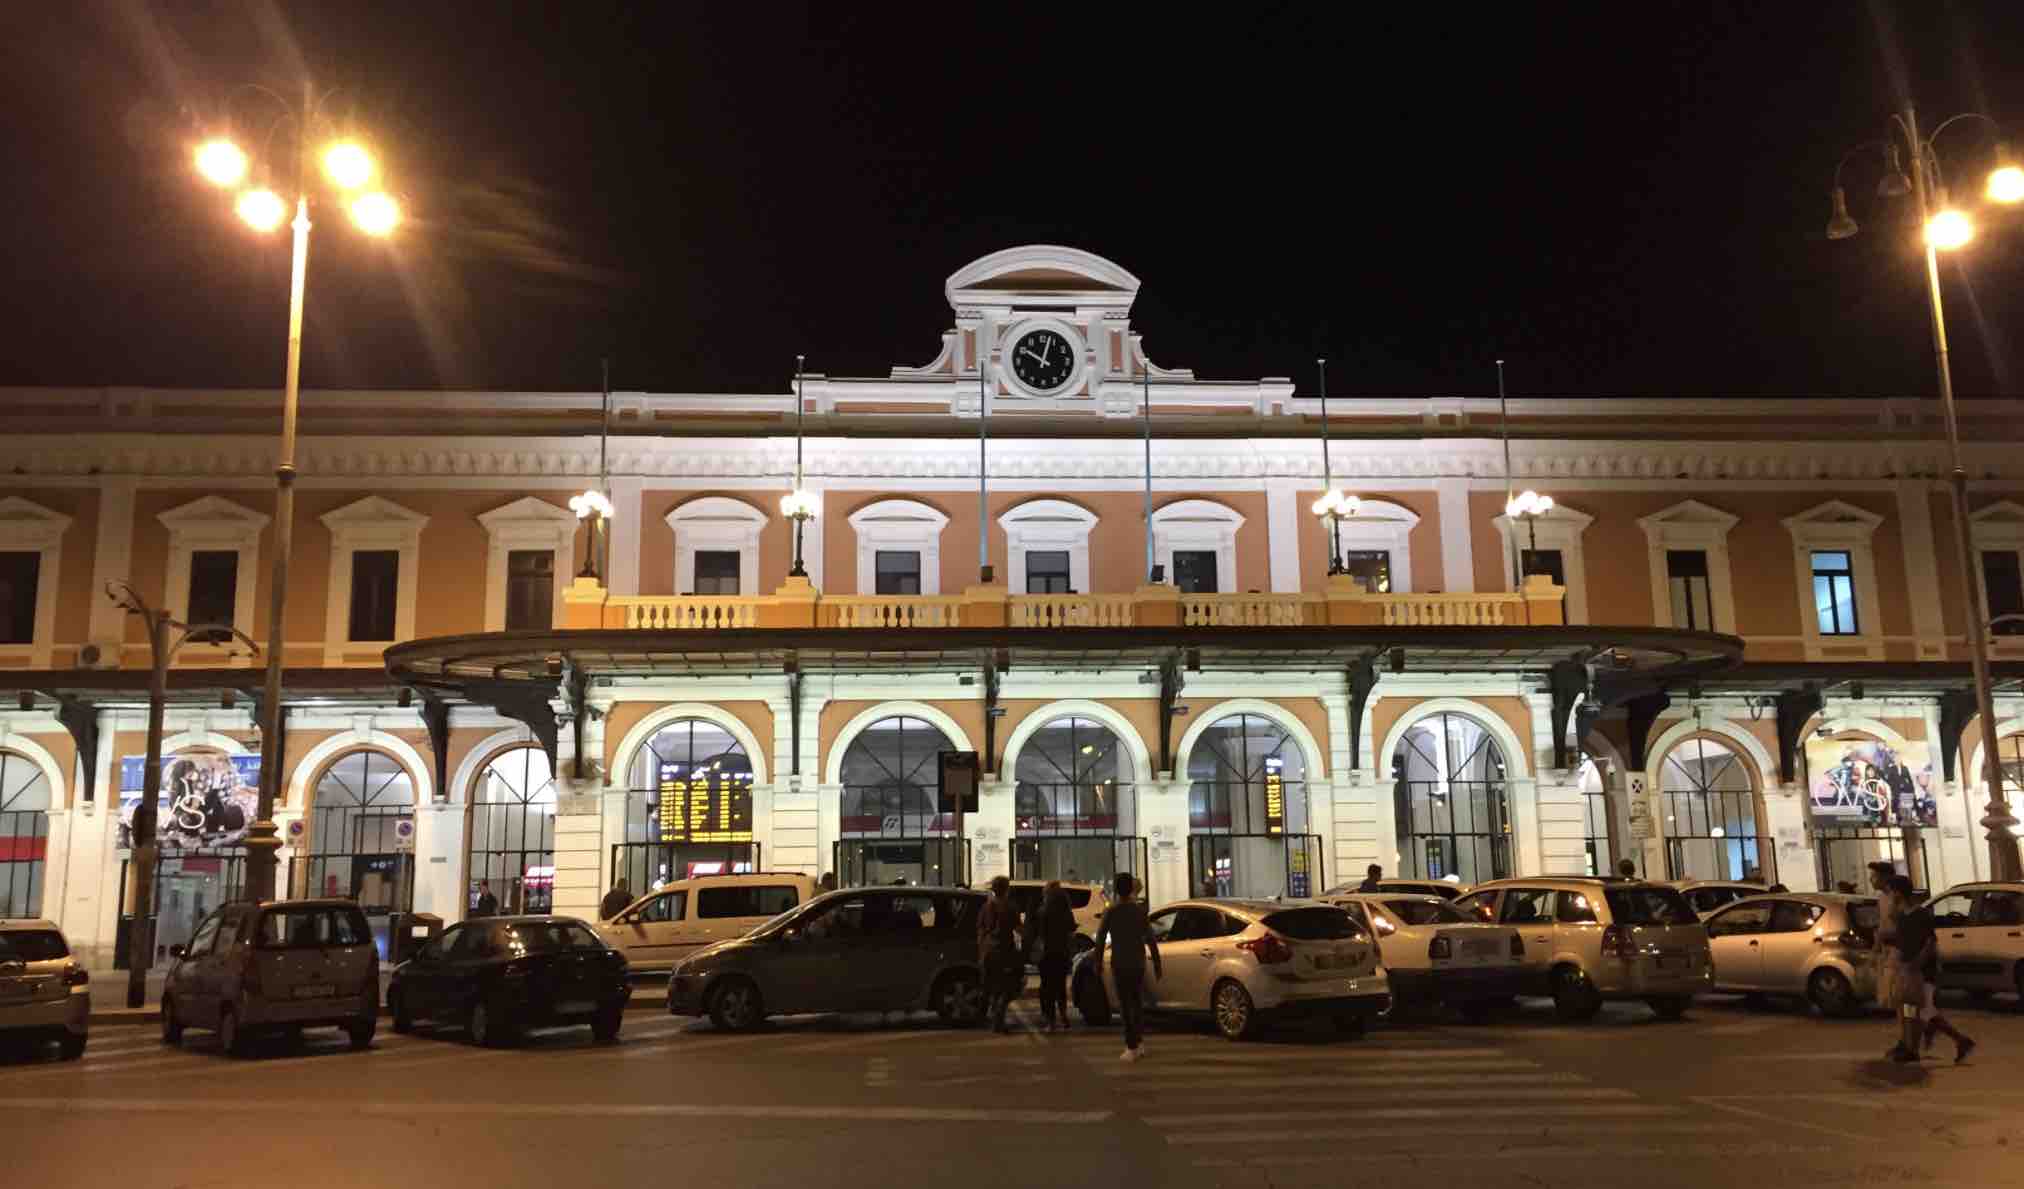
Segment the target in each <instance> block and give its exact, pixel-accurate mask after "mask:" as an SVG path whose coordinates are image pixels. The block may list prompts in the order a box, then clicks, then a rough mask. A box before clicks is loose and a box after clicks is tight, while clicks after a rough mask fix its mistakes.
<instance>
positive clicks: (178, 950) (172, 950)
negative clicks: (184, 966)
mask: <svg viewBox="0 0 2024 1189" xmlns="http://www.w3.org/2000/svg"><path fill="white" fill-rule="evenodd" d="M189 952H190V951H189V950H187V949H185V948H183V947H182V946H180V945H172V946H170V947H169V957H171V958H180V957H182V956H183V955H184V954H187V953H189Z"/></svg>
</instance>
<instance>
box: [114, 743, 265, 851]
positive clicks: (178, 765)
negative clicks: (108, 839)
mask: <svg viewBox="0 0 2024 1189" xmlns="http://www.w3.org/2000/svg"><path fill="white" fill-rule="evenodd" d="M146 764H147V758H146V757H145V756H123V757H121V759H120V762H119V845H120V849H122V850H127V849H131V848H132V846H133V823H134V811H135V810H136V809H139V808H140V804H141V783H142V782H141V777H142V769H143V767H144V766H145V765H146ZM259 807H260V757H259V756H257V755H253V756H228V755H223V754H219V753H215V752H185V753H183V754H182V755H174V756H163V757H162V793H161V800H160V801H159V802H157V803H156V809H155V837H156V839H157V840H158V841H159V842H160V843H161V845H162V848H163V849H164V850H201V849H212V848H217V847H224V846H237V845H238V844H239V843H240V842H241V841H243V840H244V839H245V837H246V827H247V826H250V825H252V824H253V819H254V817H255V816H256V815H257V814H258V812H259Z"/></svg>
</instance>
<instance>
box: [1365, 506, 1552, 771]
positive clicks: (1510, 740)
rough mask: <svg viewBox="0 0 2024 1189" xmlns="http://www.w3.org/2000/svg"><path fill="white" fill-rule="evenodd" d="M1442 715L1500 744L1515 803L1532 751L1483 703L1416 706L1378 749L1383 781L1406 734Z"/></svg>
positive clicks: (1439, 700) (1456, 700)
mask: <svg viewBox="0 0 2024 1189" xmlns="http://www.w3.org/2000/svg"><path fill="white" fill-rule="evenodd" d="M1542 547H1543V546H1542ZM1443 712H1446V713H1448V714H1459V715H1461V716H1462V717H1464V718H1467V719H1469V720H1470V721H1471V722H1474V723H1475V724H1476V725H1477V726H1480V727H1482V728H1483V729H1484V730H1487V731H1489V732H1490V736H1491V738H1493V739H1495V740H1496V741H1497V746H1498V748H1500V749H1501V750H1502V751H1503V753H1504V763H1505V765H1506V767H1505V772H1504V775H1505V779H1506V781H1507V783H1509V784H1511V785H1512V786H1513V787H1512V788H1511V789H1510V790H1509V793H1510V794H1513V795H1514V796H1513V799H1514V801H1515V794H1516V793H1517V792H1518V789H1517V787H1516V784H1517V781H1518V780H1519V779H1527V780H1529V779H1530V778H1531V777H1532V776H1533V775H1534V760H1533V754H1532V749H1531V748H1530V747H1528V746H1526V744H1525V743H1524V741H1522V740H1521V739H1519V738H1518V732H1516V731H1514V730H1512V729H1511V724H1510V723H1508V722H1505V721H1504V716H1503V715H1501V714H1499V713H1497V712H1496V711H1494V710H1492V709H1490V708H1489V707H1488V706H1485V705H1483V704H1482V703H1481V702H1473V701H1470V700H1469V699H1467V698H1428V699H1426V700H1425V701H1422V702H1415V703H1414V704H1413V706H1412V708H1411V709H1410V710H1407V711H1406V712H1405V713H1404V714H1402V715H1400V716H1399V720H1398V721H1397V722H1395V723H1393V724H1392V725H1391V730H1389V731H1386V732H1385V736H1384V746H1383V747H1382V748H1380V749H1378V752H1377V754H1376V755H1375V756H1373V757H1372V758H1373V759H1374V760H1376V761H1377V762H1378V764H1379V765H1381V766H1380V767H1378V768H1377V769H1376V771H1377V773H1378V774H1379V779H1380V781H1381V782H1384V783H1389V782H1390V780H1391V758H1392V756H1393V755H1394V754H1395V753H1396V752H1397V751H1398V748H1399V744H1400V743H1401V742H1402V741H1404V739H1405V737H1406V732H1407V731H1410V730H1411V729H1412V728H1413V724H1415V723H1417V722H1419V721H1420V720H1421V719H1423V718H1429V717H1432V716H1433V715H1436V714H1440V713H1443ZM1365 713H1366V714H1368V713H1369V711H1365ZM1513 761H1517V762H1519V763H1521V764H1523V765H1524V767H1523V769H1522V770H1520V771H1517V772H1513V771H1511V770H1510V767H1509V765H1510V764H1511V763H1512V762H1513ZM1526 787H1528V788H1529V787H1531V786H1530V785H1527V786H1526ZM1512 808H1513V810H1514V811H1515V810H1516V808H1517V806H1516V805H1515V804H1514V805H1513V806H1512Z"/></svg>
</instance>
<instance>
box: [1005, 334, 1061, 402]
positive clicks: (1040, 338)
mask: <svg viewBox="0 0 2024 1189" xmlns="http://www.w3.org/2000/svg"><path fill="white" fill-rule="evenodd" d="M1012 374H1013V375H1015V376H1017V377H1019V382H1020V383H1022V384H1024V385H1026V387H1028V388H1030V389H1032V390H1033V391H1035V392H1056V391H1059V390H1060V389H1062V388H1065V387H1067V385H1068V381H1069V380H1070V379H1072V378H1073V377H1074V375H1075V345H1074V344H1073V343H1070V342H1069V341H1068V338H1067V336H1065V335H1063V334H1062V333H1061V332H1060V331H1058V330H1033V331H1028V332H1027V333H1026V334H1023V335H1021V336H1019V339H1018V341H1017V342H1014V343H1013V344H1012Z"/></svg>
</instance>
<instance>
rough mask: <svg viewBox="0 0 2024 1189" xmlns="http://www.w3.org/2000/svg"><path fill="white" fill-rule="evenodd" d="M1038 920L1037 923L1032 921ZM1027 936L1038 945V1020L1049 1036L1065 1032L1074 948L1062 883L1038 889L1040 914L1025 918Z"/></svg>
mask: <svg viewBox="0 0 2024 1189" xmlns="http://www.w3.org/2000/svg"><path fill="white" fill-rule="evenodd" d="M1035 917H1038V918H1039V919H1038V920H1037V921H1036V920H1035V919H1034V918H1035ZM1026 929H1027V932H1029V933H1032V934H1034V935H1036V936H1037V937H1038V939H1039V942H1040V1020H1041V1025H1042V1027H1044V1028H1045V1029H1046V1030H1047V1031H1049V1032H1066V1031H1068V959H1069V956H1070V953H1071V951H1072V950H1073V949H1074V946H1075V909H1073V908H1071V907H1069V904H1068V893H1067V892H1065V891H1063V890H1062V889H1061V881H1060V880H1058V879H1050V880H1048V881H1047V886H1046V887H1045V888H1043V889H1041V893H1040V911H1039V912H1037V913H1032V914H1029V915H1028V916H1027V918H1026Z"/></svg>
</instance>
